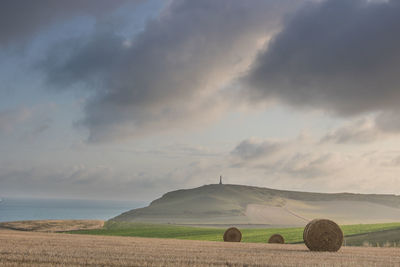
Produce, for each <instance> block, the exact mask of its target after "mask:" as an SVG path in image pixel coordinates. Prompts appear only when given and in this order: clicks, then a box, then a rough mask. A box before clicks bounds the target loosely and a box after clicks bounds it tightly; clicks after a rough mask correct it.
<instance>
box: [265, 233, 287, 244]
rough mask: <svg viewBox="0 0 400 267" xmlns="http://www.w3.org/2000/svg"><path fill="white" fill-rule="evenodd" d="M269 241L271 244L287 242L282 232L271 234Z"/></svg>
mask: <svg viewBox="0 0 400 267" xmlns="http://www.w3.org/2000/svg"><path fill="white" fill-rule="evenodd" d="M268 243H271V244H285V239H284V238H283V236H281V235H280V234H274V235H271V237H270V238H269V239H268Z"/></svg>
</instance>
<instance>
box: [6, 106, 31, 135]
mask: <svg viewBox="0 0 400 267" xmlns="http://www.w3.org/2000/svg"><path fill="white" fill-rule="evenodd" d="M31 116H32V111H31V110H29V109H26V108H17V109H6V110H2V111H0V133H7V134H9V133H12V132H13V131H14V129H15V127H17V126H18V124H20V123H23V122H24V121H26V120H27V119H29V118H31Z"/></svg>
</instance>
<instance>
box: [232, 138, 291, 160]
mask: <svg viewBox="0 0 400 267" xmlns="http://www.w3.org/2000/svg"><path fill="white" fill-rule="evenodd" d="M285 146H286V144H285V143H280V142H274V141H263V142H257V141H255V140H252V139H247V140H244V141H242V142H241V143H240V144H238V145H237V146H236V147H235V148H234V149H233V151H232V152H231V155H233V156H236V157H239V158H240V159H241V160H252V159H259V158H266V157H269V156H272V155H274V154H275V153H277V152H278V151H280V150H282V149H283V148H284V147H285Z"/></svg>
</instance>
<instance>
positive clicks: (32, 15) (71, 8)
mask: <svg viewBox="0 0 400 267" xmlns="http://www.w3.org/2000/svg"><path fill="white" fill-rule="evenodd" d="M126 2H127V0H111V1H110V0H84V1H82V0H67V1H64V0H34V1H32V0H28V1H26V0H2V1H1V3H0V45H1V44H7V43H9V42H12V41H18V40H21V39H26V38H28V37H30V36H32V35H33V34H34V33H35V32H37V31H39V30H41V29H42V28H43V27H47V26H49V25H50V24H51V23H54V22H55V21H60V20H64V19H68V18H70V17H72V16H77V15H93V16H98V15H102V14H105V13H108V12H110V10H112V9H114V8H116V7H118V6H120V5H121V4H123V3H126Z"/></svg>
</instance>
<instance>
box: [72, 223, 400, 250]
mask: <svg viewBox="0 0 400 267" xmlns="http://www.w3.org/2000/svg"><path fill="white" fill-rule="evenodd" d="M341 228H342V230H343V233H344V235H345V239H346V244H348V245H358V243H355V242H353V239H351V240H352V241H351V242H348V241H347V240H348V239H349V238H353V237H352V236H354V235H358V236H362V234H366V233H375V232H382V231H386V230H395V231H398V232H399V233H400V223H387V224H364V225H343V226H341ZM240 230H241V232H242V242H248V243H266V242H267V240H268V239H269V237H270V236H271V235H272V234H275V233H279V234H281V235H282V236H283V237H284V238H285V240H286V242H287V243H301V242H303V227H296V228H265V229H249V228H247V229H240ZM224 231H225V229H222V228H204V227H188V226H177V225H157V224H143V223H128V222H115V221H109V222H106V224H105V225H104V227H103V228H102V229H95V230H80V231H72V232H70V233H74V234H91V235H111V236H136V237H155V238H174V239H190V240H207V241H222V236H223V234H224ZM349 240H350V239H349ZM381 241H382V240H381ZM362 243H363V242H361V244H360V245H362Z"/></svg>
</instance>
